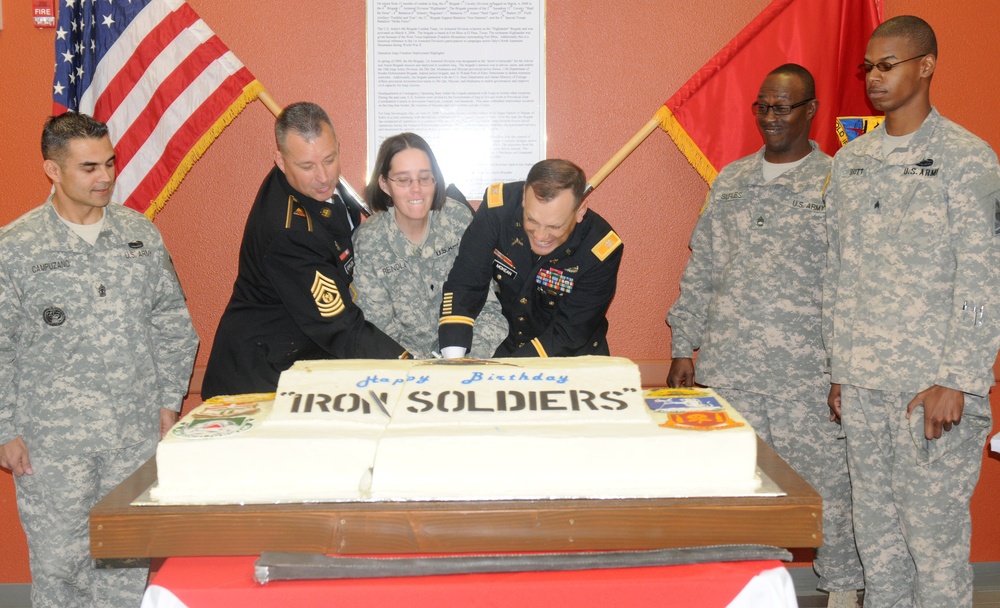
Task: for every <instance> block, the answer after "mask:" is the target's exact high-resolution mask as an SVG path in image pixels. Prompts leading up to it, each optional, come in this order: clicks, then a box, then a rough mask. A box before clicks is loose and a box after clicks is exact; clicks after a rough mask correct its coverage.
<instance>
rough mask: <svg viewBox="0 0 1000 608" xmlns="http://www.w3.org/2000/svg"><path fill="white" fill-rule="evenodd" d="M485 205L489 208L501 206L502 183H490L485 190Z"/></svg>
mask: <svg viewBox="0 0 1000 608" xmlns="http://www.w3.org/2000/svg"><path fill="white" fill-rule="evenodd" d="M486 206H487V207H488V208H490V209H492V208H494V207H503V183H502V182H501V183H498V184H491V185H490V187H489V189H488V190H487V191H486Z"/></svg>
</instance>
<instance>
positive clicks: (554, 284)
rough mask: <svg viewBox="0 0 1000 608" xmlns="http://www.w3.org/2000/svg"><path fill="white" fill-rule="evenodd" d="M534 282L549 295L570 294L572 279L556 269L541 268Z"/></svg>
mask: <svg viewBox="0 0 1000 608" xmlns="http://www.w3.org/2000/svg"><path fill="white" fill-rule="evenodd" d="M535 282H536V283H538V284H539V285H541V286H542V287H544V288H545V290H546V291H548V292H550V293H570V292H571V291H573V279H572V278H570V277H567V276H566V275H564V274H563V272H562V271H561V270H559V269H558V268H542V269H541V270H539V271H538V276H536V277H535Z"/></svg>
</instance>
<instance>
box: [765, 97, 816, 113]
mask: <svg viewBox="0 0 1000 608" xmlns="http://www.w3.org/2000/svg"><path fill="white" fill-rule="evenodd" d="M815 99H816V98H815V97H810V98H809V99H805V100H803V101H800V102H799V103H793V104H792V105H790V106H788V105H783V104H775V105H773V106H770V105H767V104H766V103H761V102H759V101H755V102H753V103H752V104H750V111H751V112H753V113H754V114H756V115H758V116H764V115H765V114H767V111H768V110H774V115H775V116H785V115H788V114H791V113H792V110H794V109H795V108H797V107H799V106H804V105H806V104H807V103H809V102H810V101H814V100H815Z"/></svg>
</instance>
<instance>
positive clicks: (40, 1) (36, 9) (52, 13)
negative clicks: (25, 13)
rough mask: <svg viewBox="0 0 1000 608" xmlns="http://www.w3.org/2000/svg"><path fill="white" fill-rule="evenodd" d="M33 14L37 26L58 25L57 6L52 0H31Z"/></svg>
mask: <svg viewBox="0 0 1000 608" xmlns="http://www.w3.org/2000/svg"><path fill="white" fill-rule="evenodd" d="M31 16H32V17H33V18H34V20H35V27H55V26H56V8H55V6H53V2H52V0H31Z"/></svg>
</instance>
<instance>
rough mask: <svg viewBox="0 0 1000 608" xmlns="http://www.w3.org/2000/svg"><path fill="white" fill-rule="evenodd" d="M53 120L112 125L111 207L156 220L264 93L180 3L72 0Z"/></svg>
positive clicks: (62, 17)
mask: <svg viewBox="0 0 1000 608" xmlns="http://www.w3.org/2000/svg"><path fill="white" fill-rule="evenodd" d="M55 49H56V72H55V77H54V78H53V81H52V101H53V113H55V114H60V113H62V112H65V111H67V110H73V111H76V112H82V113H85V114H91V115H92V116H94V118H96V119H97V120H100V121H103V122H106V123H107V124H108V130H109V132H110V135H111V142H112V144H113V145H114V147H115V155H116V157H117V159H116V162H115V165H116V167H117V170H118V179H117V183H116V185H115V191H114V195H113V198H112V200H113V201H114V202H116V203H121V204H124V205H126V206H128V207H131V208H133V209H136V210H138V211H141V212H143V213H145V214H146V215H147V216H148V217H150V218H152V217H153V215H154V214H155V213H156V212H157V211H159V210H160V209H161V208H162V207H163V205H164V204H165V203H166V201H167V199H168V198H169V197H170V195H171V194H172V193H173V191H174V190H175V189H176V188H177V186H178V185H179V184H180V182H181V181H182V180H183V179H184V176H185V175H186V174H187V172H188V170H189V169H190V168H191V166H192V165H194V163H195V161H197V160H198V159H199V158H200V157H201V155H202V154H203V153H204V152H205V150H206V149H208V147H209V146H210V145H211V144H212V142H213V141H215V138H216V137H217V136H218V135H219V134H220V133H221V132H222V130H223V129H225V128H226V126H228V125H229V123H230V122H232V120H233V119H234V118H236V116H237V115H238V114H239V113H240V112H241V111H242V110H243V108H244V107H246V105H247V104H248V103H250V102H251V101H253V100H254V99H256V98H257V95H258V94H259V93H260V91H261V85H260V83H258V82H257V81H256V80H255V79H254V77H253V75H252V74H251V73H250V71H249V70H247V69H246V67H244V66H243V64H242V63H241V62H240V60H239V59H237V58H236V56H235V55H233V53H232V52H231V51H230V50H229V49H228V48H227V47H226V45H225V44H223V43H222V41H221V40H219V38H218V36H216V35H215V33H214V32H213V31H212V30H211V28H209V27H208V25H206V24H205V22H204V21H202V20H201V18H199V17H198V15H197V14H196V13H195V12H194V10H193V9H191V7H190V6H188V5H187V4H186V3H184V2H183V1H182V0H128V1H126V0H121V1H119V2H113V3H111V2H106V1H99V2H98V1H95V0H66V1H65V4H63V3H60V10H59V23H58V26H57V28H56V43H55Z"/></svg>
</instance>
